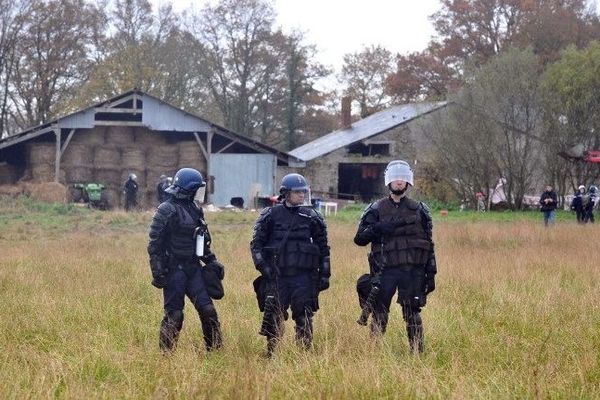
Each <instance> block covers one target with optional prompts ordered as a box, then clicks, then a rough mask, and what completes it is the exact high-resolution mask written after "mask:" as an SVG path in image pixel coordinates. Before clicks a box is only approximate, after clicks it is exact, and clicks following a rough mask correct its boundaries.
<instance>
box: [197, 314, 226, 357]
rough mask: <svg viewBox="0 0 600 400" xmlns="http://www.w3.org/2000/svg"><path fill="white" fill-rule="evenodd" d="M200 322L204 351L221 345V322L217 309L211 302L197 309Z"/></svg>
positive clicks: (218, 347)
mask: <svg viewBox="0 0 600 400" xmlns="http://www.w3.org/2000/svg"><path fill="white" fill-rule="evenodd" d="M199 314H200V323H201V324H202V334H203V336H204V344H205V345H206V351H213V350H217V349H220V348H221V347H223V338H222V335H221V324H220V323H219V317H218V315H217V309H216V308H215V306H213V305H212V304H209V305H206V306H204V307H202V308H201V309H200V310H199Z"/></svg>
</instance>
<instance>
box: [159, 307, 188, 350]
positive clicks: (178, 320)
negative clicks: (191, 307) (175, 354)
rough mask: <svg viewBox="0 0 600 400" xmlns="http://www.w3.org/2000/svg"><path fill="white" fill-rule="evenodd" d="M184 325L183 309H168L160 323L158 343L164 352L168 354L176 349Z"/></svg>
mask: <svg viewBox="0 0 600 400" xmlns="http://www.w3.org/2000/svg"><path fill="white" fill-rule="evenodd" d="M182 326H183V311H181V310H177V311H167V312H165V316H164V317H163V320H162V322H161V323H160V334H159V340H158V345H159V347H160V349H161V350H162V351H163V353H165V354H167V353H170V352H172V351H173V350H175V347H176V346H177V339H178V337H179V332H180V331H181V328H182Z"/></svg>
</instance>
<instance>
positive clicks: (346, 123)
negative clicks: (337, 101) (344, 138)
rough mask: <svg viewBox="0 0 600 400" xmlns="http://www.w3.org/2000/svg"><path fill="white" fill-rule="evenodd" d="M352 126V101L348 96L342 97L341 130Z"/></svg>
mask: <svg viewBox="0 0 600 400" xmlns="http://www.w3.org/2000/svg"><path fill="white" fill-rule="evenodd" d="M351 126H352V99H351V98H350V96H344V97H342V129H347V128H350V127H351Z"/></svg>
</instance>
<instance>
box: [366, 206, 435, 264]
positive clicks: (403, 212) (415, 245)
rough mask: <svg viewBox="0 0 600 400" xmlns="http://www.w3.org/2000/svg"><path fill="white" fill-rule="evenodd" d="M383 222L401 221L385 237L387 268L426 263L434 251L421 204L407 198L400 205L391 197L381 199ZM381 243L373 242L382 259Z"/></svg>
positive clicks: (375, 250)
mask: <svg viewBox="0 0 600 400" xmlns="http://www.w3.org/2000/svg"><path fill="white" fill-rule="evenodd" d="M377 210H378V211H379V221H386V222H393V223H396V224H397V227H396V229H395V230H394V233H392V234H391V235H387V236H385V237H384V243H383V256H384V260H383V261H384V266H385V267H397V266H400V265H425V263H426V262H427V260H428V258H429V253H430V251H431V242H430V239H429V237H428V235H427V232H426V231H425V228H424V227H423V221H422V218H421V213H420V212H419V203H417V202H416V201H414V200H412V199H409V198H405V199H404V200H402V201H401V202H400V205H399V206H398V207H396V206H395V205H394V204H393V203H392V201H391V200H390V199H389V198H385V199H381V200H379V201H377ZM381 247H382V244H381V242H378V241H373V242H371V252H372V254H373V257H375V258H376V259H377V260H379V262H381V250H382V249H381Z"/></svg>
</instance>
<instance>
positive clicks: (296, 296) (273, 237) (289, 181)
mask: <svg viewBox="0 0 600 400" xmlns="http://www.w3.org/2000/svg"><path fill="white" fill-rule="evenodd" d="M309 191H310V189H309V186H308V183H307V181H306V179H305V178H304V177H303V176H302V175H299V174H288V175H286V176H285V177H284V178H283V179H282V181H281V187H280V200H281V203H280V204H277V205H275V206H273V207H268V208H265V209H264V210H263V211H262V212H261V214H260V216H259V217H258V219H257V221H256V224H255V225H254V235H253V238H252V242H251V243H250V249H251V252H252V259H253V261H254V265H255V266H256V269H257V270H258V271H260V273H261V275H262V283H263V285H264V284H270V287H271V288H272V292H273V294H272V295H273V297H274V298H275V300H274V304H275V307H274V308H275V311H274V312H273V315H271V316H269V315H267V312H268V310H265V315H264V318H265V320H269V319H272V320H270V321H267V328H266V329H261V334H262V335H264V336H266V338H267V354H268V355H269V356H270V355H272V353H273V351H274V349H275V346H276V344H277V342H278V340H279V339H280V338H281V336H282V335H283V322H284V320H286V319H287V317H288V314H287V309H288V308H291V311H292V319H293V320H294V322H295V323H296V341H297V343H298V344H299V345H301V346H302V347H304V348H309V347H310V346H311V344H312V337H313V326H312V317H313V315H314V313H315V312H316V311H317V309H318V293H319V291H322V290H326V289H327V288H329V277H330V276H331V269H330V260H329V246H328V244H327V226H326V225H325V221H324V220H323V216H322V215H321V214H320V213H319V212H317V211H315V210H314V209H313V208H311V207H310V206H308V205H307V204H310V203H308V198H309V197H310V196H309V193H310V192H309ZM267 294H269V293H267ZM260 295H261V294H260V291H259V296H260ZM264 325H265V321H264V320H263V326H264Z"/></svg>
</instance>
